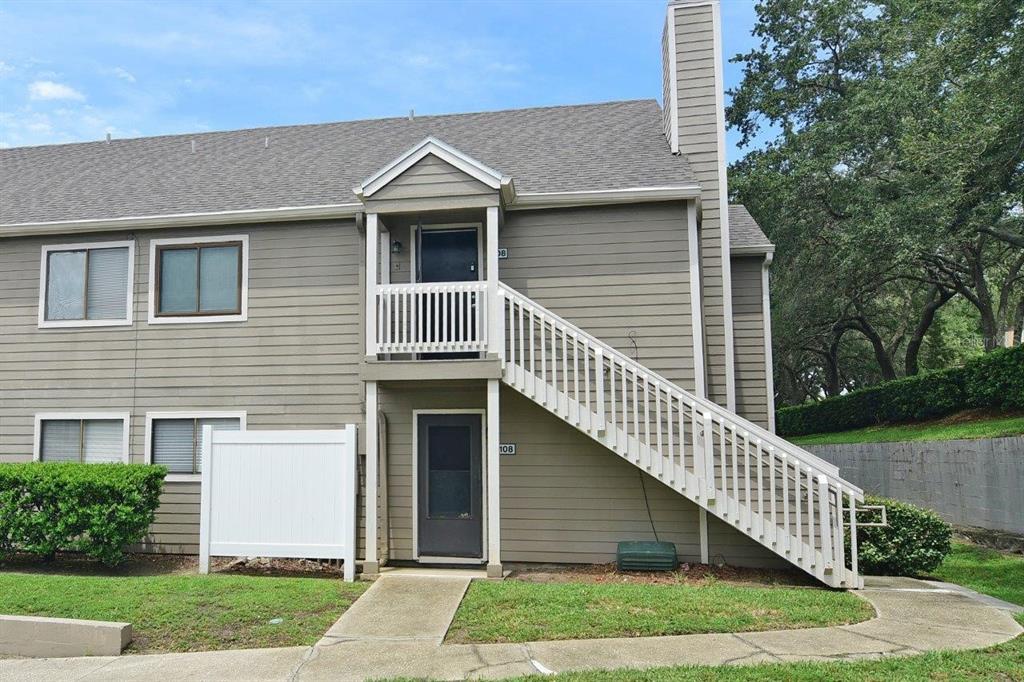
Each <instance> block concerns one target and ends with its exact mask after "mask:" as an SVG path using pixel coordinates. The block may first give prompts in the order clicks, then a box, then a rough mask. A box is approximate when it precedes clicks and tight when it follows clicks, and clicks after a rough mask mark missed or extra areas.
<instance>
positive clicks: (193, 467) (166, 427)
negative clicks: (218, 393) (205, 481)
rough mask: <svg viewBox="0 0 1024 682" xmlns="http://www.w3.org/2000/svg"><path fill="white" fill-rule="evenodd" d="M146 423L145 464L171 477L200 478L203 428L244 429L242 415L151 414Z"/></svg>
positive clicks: (243, 416) (243, 415) (243, 417)
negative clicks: (159, 466) (164, 468)
mask: <svg viewBox="0 0 1024 682" xmlns="http://www.w3.org/2000/svg"><path fill="white" fill-rule="evenodd" d="M146 423H147V432H148V435H147V455H148V456H147V461H148V462H150V463H152V464H161V465H163V466H165V467H167V470H168V472H169V473H171V474H199V473H200V472H201V471H202V458H203V455H202V440H203V427H204V426H212V427H213V428H214V429H215V430H225V431H239V430H242V429H244V428H245V413H244V412H242V413H230V414H229V413H221V414H185V413H157V414H153V413H150V414H148V415H146Z"/></svg>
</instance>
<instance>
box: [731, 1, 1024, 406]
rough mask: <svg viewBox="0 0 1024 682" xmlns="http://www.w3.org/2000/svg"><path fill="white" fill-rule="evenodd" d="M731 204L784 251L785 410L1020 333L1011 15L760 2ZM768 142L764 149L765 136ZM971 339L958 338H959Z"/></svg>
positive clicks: (1018, 77) (781, 335)
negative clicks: (740, 156)
mask: <svg viewBox="0 0 1024 682" xmlns="http://www.w3.org/2000/svg"><path fill="white" fill-rule="evenodd" d="M757 14H758V23H757V26H756V28H755V35H756V37H758V38H759V39H760V43H759V45H758V46H757V47H756V48H755V49H753V50H751V51H750V52H748V53H746V54H741V55H737V56H736V57H734V59H733V61H737V62H740V63H742V64H743V66H744V77H743V80H742V82H741V84H740V85H739V87H738V88H737V89H735V90H733V91H731V92H730V95H731V97H732V103H731V105H730V106H729V108H728V110H727V112H726V117H727V121H728V124H729V125H730V126H731V127H732V128H734V129H736V130H738V131H739V132H740V133H741V145H742V146H745V147H746V148H748V149H749V151H748V153H747V154H746V155H745V156H744V158H743V159H741V160H740V161H738V162H736V163H735V164H733V165H732V167H731V168H730V188H731V193H732V195H733V196H732V199H733V200H734V201H737V202H740V203H743V204H745V205H746V206H747V208H748V209H749V210H750V212H751V213H752V215H753V216H754V217H755V219H757V220H758V222H759V223H760V224H761V225H762V227H764V228H765V230H766V231H767V232H768V234H769V236H770V237H771V238H772V240H773V241H774V242H775V243H776V245H777V255H776V263H775V265H774V266H773V268H772V270H773V272H772V287H773V291H772V296H773V328H774V331H775V340H774V343H775V359H776V374H777V380H776V386H777V387H778V390H779V393H780V395H779V396H778V397H779V399H780V404H784V403H794V402H802V401H804V400H806V399H808V398H812V399H813V398H817V397H820V396H823V395H825V396H827V395H835V394H837V393H839V392H842V391H844V390H849V389H852V388H857V387H861V386H864V385H868V384H871V383H874V382H877V381H879V380H884V379H892V378H895V377H897V376H902V375H904V374H916V373H917V372H918V371H920V370H921V369H931V368H937V367H940V366H945V365H948V364H956V363H958V362H961V361H963V360H964V359H965V357H966V356H969V355H971V354H973V353H978V352H982V351H985V350H991V349H993V348H996V347H998V346H1000V345H1002V344H1004V343H1005V342H1006V340H1007V338H1008V335H1007V332H1014V338H1015V342H1017V343H1019V342H1020V337H1021V333H1022V332H1024V209H1022V207H1024V31H1022V27H1024V4H1022V3H1020V2H1019V0H928V1H927V2H921V1H920V0H890V1H884V2H871V1H868V0H761V1H760V2H759V3H758V5H757ZM766 136H768V137H769V138H770V139H768V141H767V142H761V140H762V139H764V138H765V137H766ZM965 335H967V336H970V337H972V340H973V341H974V343H965V338H964V336H965Z"/></svg>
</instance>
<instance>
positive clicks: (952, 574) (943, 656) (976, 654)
mask: <svg viewBox="0 0 1024 682" xmlns="http://www.w3.org/2000/svg"><path fill="white" fill-rule="evenodd" d="M936 577H938V578H940V579H941V580H945V581H947V582H953V583H958V584H961V585H965V586H967V587H970V588H971V589H974V590H977V591H978V592H982V593H984V594H990V595H992V596H994V597H998V598H1000V599H1005V600H1006V601H1009V602H1014V603H1016V604H1021V605H1024V557H1022V556H1019V555H1012V554H1003V553H1001V552H996V551H993V550H989V549H985V548H983V547H978V546H976V545H967V544H959V543H958V544H957V545H955V546H954V549H953V553H952V554H951V555H950V556H949V557H947V558H946V561H945V562H944V563H943V564H942V566H941V567H939V570H937V571H936ZM1017 622H1019V623H1020V624H1021V625H1024V615H1020V616H1017ZM518 679H526V678H518ZM529 679H531V680H536V679H540V678H538V677H531V678H529ZM557 679H559V680H567V681H569V682H648V681H650V682H654V681H655V680H657V681H659V682H660V681H661V680H665V681H667V682H690V681H698V680H699V681H700V682H712V681H714V680H723V681H724V680H729V681H730V682H731V681H733V680H735V681H738V682H745V681H750V682H754V681H757V682H768V681H771V680H787V681H793V682H800V681H804V680H806V681H810V680H815V681H817V680H829V681H830V682H832V681H835V682H869V681H870V682H885V681H888V680H901V681H902V680H930V681H939V680H942V681H946V680H948V681H952V680H1018V681H1020V680H1024V635H1021V636H1020V637H1017V638H1016V639H1014V640H1012V641H1009V642H1006V643H1005V644H1000V645H998V646H994V647H989V648H987V649H979V650H975V651H936V652H931V653H927V654H922V655H920V656H910V657H907V658H888V659H884V660H881V661H861V662H851V663H779V664H759V665H751V666H735V667H734V666H721V667H711V666H677V667H671V668H652V669H648V670H609V671H595V672H579V673H564V674H561V675H558V678H557ZM508 682H511V681H508Z"/></svg>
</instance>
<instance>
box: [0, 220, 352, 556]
mask: <svg viewBox="0 0 1024 682" xmlns="http://www.w3.org/2000/svg"><path fill="white" fill-rule="evenodd" d="M218 234H225V235H231V234H248V235H249V299H248V300H249V317H248V321H247V322H226V323H194V324H160V325H150V324H148V323H147V314H148V287H149V242H150V239H154V238H167V237H185V236H194V235H201V236H203V237H208V236H215V235H218ZM135 237H136V240H137V241H136V250H135V300H134V311H135V321H134V324H133V325H132V326H131V327H94V328H77V329H75V328H70V329H39V328H38V325H37V312H38V296H39V262H40V249H41V247H42V246H43V245H44V244H65V243H80V242H94V241H114V240H121V239H131V238H132V236H131V235H128V234H124V233H107V234H98V235H76V236H73V237H66V236H55V237H45V238H24V239H22V238H19V239H5V240H3V241H0V291H2V292H3V296H2V297H0V328H2V329H3V333H2V334H0V391H2V394H3V401H2V402H0V461H28V460H30V459H31V457H32V437H33V433H32V432H33V417H34V415H35V413H37V412H52V411H107V410H110V411H115V410H116V411H128V412H130V413H131V433H130V451H131V459H132V461H134V462H142V461H143V457H144V450H145V443H144V439H145V416H146V412H153V411H167V410H196V411H202V410H245V411H246V412H247V422H248V427H249V428H252V429H275V428H277V429H297V428H299V429H300V428H334V427H337V426H339V425H341V424H345V423H348V422H361V421H362V415H361V411H362V386H361V384H360V382H359V381H358V366H357V362H358V360H359V344H360V342H361V337H360V336H359V324H360V322H359V315H360V310H361V299H360V289H359V270H360V261H361V253H362V252H361V249H360V239H359V236H358V234H357V232H356V229H355V224H354V222H352V221H345V222H316V223H290V224H272V225H265V226H234V227H231V226H228V227H218V228H216V229H213V228H209V229H202V230H160V231H147V232H140V233H138V234H137V235H135ZM198 513H199V487H198V484H196V483H173V482H168V483H167V485H166V486H165V491H164V494H163V497H162V505H161V508H160V510H159V511H158V513H157V520H156V523H155V524H154V525H153V528H152V531H151V534H150V537H149V538H148V541H147V544H148V546H149V547H150V548H152V549H159V550H162V551H188V552H194V551H196V549H197V543H198V529H199V525H198Z"/></svg>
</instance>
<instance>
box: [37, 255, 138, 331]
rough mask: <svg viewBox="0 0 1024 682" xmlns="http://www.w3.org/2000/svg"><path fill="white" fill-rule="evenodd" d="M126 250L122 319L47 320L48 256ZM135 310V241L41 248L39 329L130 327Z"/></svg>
mask: <svg viewBox="0 0 1024 682" xmlns="http://www.w3.org/2000/svg"><path fill="white" fill-rule="evenodd" d="M124 247H127V248H128V296H127V297H126V298H125V301H126V303H125V311H124V318H123V319H117V320H47V319H46V289H47V284H48V279H49V277H48V275H49V271H48V267H47V266H48V265H49V263H48V261H49V259H50V254H51V253H54V252H57V251H82V250H85V249H120V248H124ZM134 309H135V241H134V240H126V241H117V242H85V243H83V244H48V245H44V246H43V248H42V255H41V256H40V260H39V328H40V329H53V328H61V327H65V328H66V327H130V326H131V325H132V312H133V311H134Z"/></svg>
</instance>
